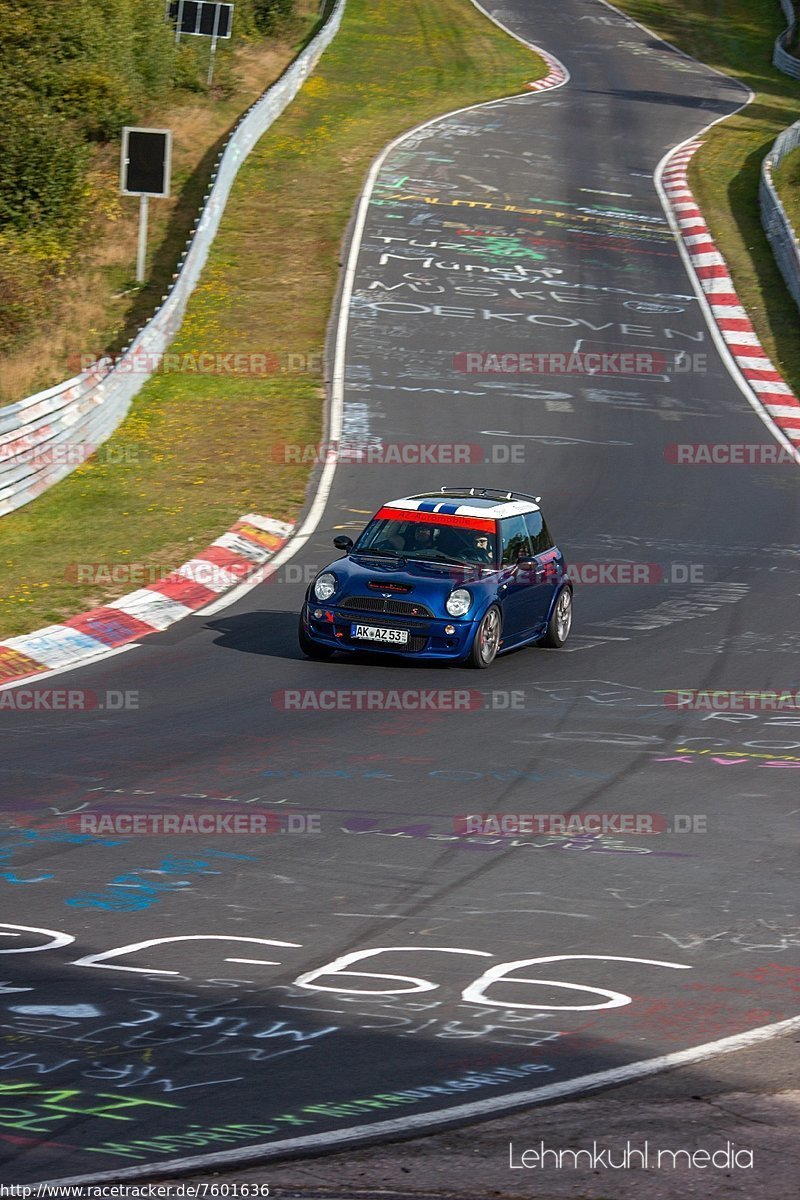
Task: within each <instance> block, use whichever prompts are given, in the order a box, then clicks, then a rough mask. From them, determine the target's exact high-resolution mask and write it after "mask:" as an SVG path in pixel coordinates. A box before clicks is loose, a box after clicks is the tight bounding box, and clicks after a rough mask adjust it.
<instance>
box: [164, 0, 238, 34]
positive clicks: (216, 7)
mask: <svg viewBox="0 0 800 1200" xmlns="http://www.w3.org/2000/svg"><path fill="white" fill-rule="evenodd" d="M233 7H234V6H233V5H232V4H217V3H212V2H211V0H183V3H182V4H181V0H170V5H169V19H170V20H171V21H174V22H175V24H176V26H178V28H179V31H180V32H181V33H188V34H193V35H195V36H197V37H213V36H214V34H215V33H216V35H217V37H221V38H229V37H230V36H231V26H232V24H233Z"/></svg>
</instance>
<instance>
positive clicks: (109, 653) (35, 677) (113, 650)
mask: <svg viewBox="0 0 800 1200" xmlns="http://www.w3.org/2000/svg"><path fill="white" fill-rule="evenodd" d="M157 632H158V631H157V630H155V629H154V630H153V633H157ZM143 636H144V635H143ZM140 644H141V643H140V642H128V643H127V644H126V645H125V646H110V647H109V648H108V649H107V650H98V651H97V653H96V654H87V656H86V658H78V659H76V660H75V662H71V663H64V664H63V665H62V666H60V667H51V668H50V670H48V671H36V672H34V673H33V674H31V675H23V676H21V678H19V679H12V680H10V681H9V682H8V683H0V692H5V691H7V690H8V689H9V688H15V687H32V686H34V685H35V684H37V683H39V681H40V680H41V679H52V678H53V676H54V675H63V674H64V672H65V671H79V670H80V668H81V667H88V666H90V665H91V663H96V662H102V661H103V660H104V659H106V658H113V657H114V655H115V654H124V653H125V652H126V650H136V649H137V647H138V646H139V645H140Z"/></svg>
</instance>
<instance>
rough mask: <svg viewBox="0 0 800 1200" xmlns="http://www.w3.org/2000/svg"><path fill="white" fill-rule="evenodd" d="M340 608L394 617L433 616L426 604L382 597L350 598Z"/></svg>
mask: <svg viewBox="0 0 800 1200" xmlns="http://www.w3.org/2000/svg"><path fill="white" fill-rule="evenodd" d="M339 607H340V608H347V609H355V610H357V611H359V612H372V613H386V614H387V615H389V616H393V617H432V616H433V613H432V612H431V610H430V609H429V608H426V607H425V605H424V604H414V603H413V602H412V601H411V600H394V599H389V600H384V598H383V597H382V596H348V597H347V598H346V599H344V600H343V601H342V603H341V604H340V605H339Z"/></svg>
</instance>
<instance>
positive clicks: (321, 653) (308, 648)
mask: <svg viewBox="0 0 800 1200" xmlns="http://www.w3.org/2000/svg"><path fill="white" fill-rule="evenodd" d="M297 640H298V642H299V643H300V649H301V650H302V651H303V654H305V656H306V658H316V659H326V658H332V657H333V655H334V654H335V653H336V651H335V650H333V649H332V648H331V647H330V646H320V645H319V643H318V642H314V641H312V640H311V638H310V637H309V636H308V634H307V633H306V630H305V626H304V625H303V618H302V616H301V617H300V624H299V626H298V628H297Z"/></svg>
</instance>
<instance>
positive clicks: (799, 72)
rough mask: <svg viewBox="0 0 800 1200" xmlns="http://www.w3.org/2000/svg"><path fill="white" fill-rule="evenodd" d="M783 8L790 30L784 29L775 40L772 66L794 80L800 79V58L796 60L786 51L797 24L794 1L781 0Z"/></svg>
mask: <svg viewBox="0 0 800 1200" xmlns="http://www.w3.org/2000/svg"><path fill="white" fill-rule="evenodd" d="M780 5H781V8H782V9H783V12H784V16H785V17H786V20H787V21H788V22H789V28H788V29H784V31H783V33H779V34H778V36H777V38H776V39H775V49H774V50H773V51H772V65H773V66H774V67H777V68H778V70H779V71H783V73H784V75H791V76H792V78H793V79H800V58H795V56H794V55H793V54H790V53H789V51H788V50H787V49H786V43H787V42H788V40H789V38H790V37H791V36H792V34H793V33H794V28H795V25H796V24H797V13H796V12H795V7H794V3H793V0H780Z"/></svg>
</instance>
